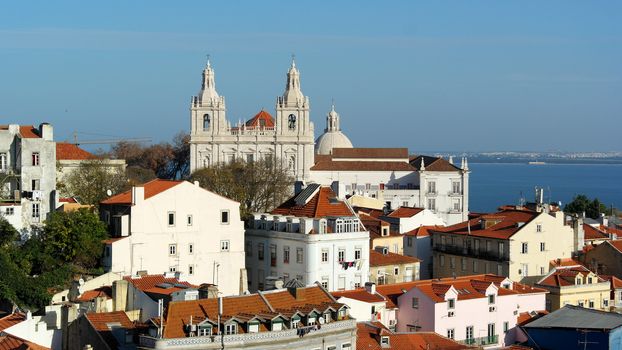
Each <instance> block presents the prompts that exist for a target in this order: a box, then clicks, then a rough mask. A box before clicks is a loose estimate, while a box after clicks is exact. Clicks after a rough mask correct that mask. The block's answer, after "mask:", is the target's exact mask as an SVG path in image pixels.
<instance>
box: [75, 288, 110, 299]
mask: <svg viewBox="0 0 622 350" xmlns="http://www.w3.org/2000/svg"><path fill="white" fill-rule="evenodd" d="M95 298H106V299H111V298H112V287H110V286H104V287H99V288H96V289H93V290H87V291H86V292H84V293H82V294H81V295H80V296H79V297H78V298H77V299H76V301H78V302H86V301H92V300H93V299H95Z"/></svg>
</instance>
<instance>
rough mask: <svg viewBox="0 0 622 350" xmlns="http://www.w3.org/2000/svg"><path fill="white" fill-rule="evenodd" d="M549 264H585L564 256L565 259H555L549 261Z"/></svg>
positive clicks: (561, 265) (555, 265)
mask: <svg viewBox="0 0 622 350" xmlns="http://www.w3.org/2000/svg"><path fill="white" fill-rule="evenodd" d="M549 264H550V265H551V266H553V267H563V266H580V265H583V264H581V263H580V262H578V261H576V260H575V259H573V258H563V259H553V260H551V261H550V262H549Z"/></svg>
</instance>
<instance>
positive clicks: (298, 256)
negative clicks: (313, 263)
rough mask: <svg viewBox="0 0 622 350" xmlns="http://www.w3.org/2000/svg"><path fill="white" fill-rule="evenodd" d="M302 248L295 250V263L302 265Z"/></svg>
mask: <svg viewBox="0 0 622 350" xmlns="http://www.w3.org/2000/svg"><path fill="white" fill-rule="evenodd" d="M302 258H303V255H302V248H296V262H297V263H299V264H302Z"/></svg>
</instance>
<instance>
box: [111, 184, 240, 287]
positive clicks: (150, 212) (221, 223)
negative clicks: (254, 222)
mask: <svg viewBox="0 0 622 350" xmlns="http://www.w3.org/2000/svg"><path fill="white" fill-rule="evenodd" d="M239 206H240V204H239V203H238V202H235V201H233V200H230V199H227V198H224V197H221V196H219V195H217V194H215V193H212V192H210V191H207V190H205V189H203V188H201V187H199V184H198V183H196V182H195V183H194V184H193V183H190V182H188V181H171V180H160V179H156V180H153V181H150V182H147V183H146V184H144V185H142V186H135V187H133V188H132V189H131V190H130V191H127V192H124V193H121V194H118V195H115V196H112V197H110V198H108V199H106V200H104V201H102V202H101V204H100V215H101V218H102V220H103V221H104V222H105V223H106V224H107V225H108V227H109V232H110V236H111V238H110V239H108V240H107V241H106V242H105V244H106V247H105V251H104V257H103V266H104V269H105V270H106V271H111V272H115V273H119V274H121V275H124V276H125V275H139V274H162V273H165V272H171V273H181V274H182V275H183V277H184V279H185V280H187V281H188V282H190V283H192V284H201V283H210V284H214V285H216V286H217V287H218V290H219V291H220V292H221V293H223V294H224V295H232V294H240V293H242V292H243V291H245V290H246V279H245V277H246V270H245V268H244V227H243V222H242V221H241V220H240V211H239Z"/></svg>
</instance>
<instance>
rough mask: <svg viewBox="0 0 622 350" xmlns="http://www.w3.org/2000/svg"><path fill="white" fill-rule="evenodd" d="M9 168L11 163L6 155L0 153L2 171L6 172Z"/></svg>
mask: <svg viewBox="0 0 622 350" xmlns="http://www.w3.org/2000/svg"><path fill="white" fill-rule="evenodd" d="M8 167H9V162H8V159H7V156H6V153H4V152H3V153H0V171H5V170H7V169H8Z"/></svg>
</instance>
